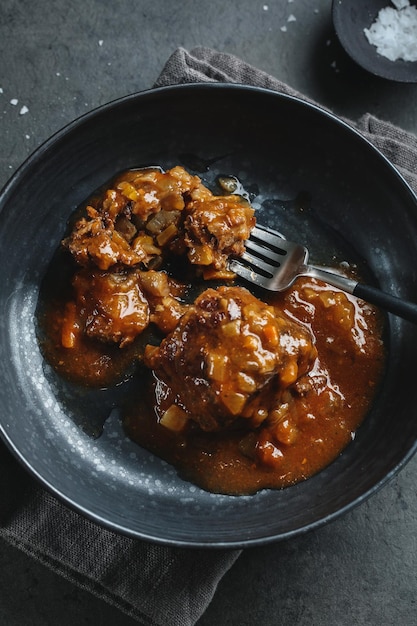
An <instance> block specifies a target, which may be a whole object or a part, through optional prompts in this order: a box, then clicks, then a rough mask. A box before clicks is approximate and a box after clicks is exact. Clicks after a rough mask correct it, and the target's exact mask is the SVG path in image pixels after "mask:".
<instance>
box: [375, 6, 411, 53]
mask: <svg viewBox="0 0 417 626" xmlns="http://www.w3.org/2000/svg"><path fill="white" fill-rule="evenodd" d="M392 4H393V5H394V6H395V7H396V8H395V9H393V8H392V7H385V8H384V9H381V10H380V11H379V13H378V16H377V19H376V20H375V22H374V23H373V24H372V25H371V27H370V28H369V29H368V28H365V29H364V33H365V36H366V38H367V40H368V42H369V43H370V44H371V45H372V46H375V47H376V51H377V53H378V54H380V55H381V56H383V57H385V58H387V59H389V60H390V61H397V60H398V59H403V60H404V61H417V8H416V7H415V6H410V2H409V0H392Z"/></svg>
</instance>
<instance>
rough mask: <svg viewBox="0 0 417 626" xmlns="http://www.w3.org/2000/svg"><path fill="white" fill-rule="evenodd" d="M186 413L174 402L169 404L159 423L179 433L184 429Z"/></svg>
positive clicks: (186, 419)
mask: <svg viewBox="0 0 417 626" xmlns="http://www.w3.org/2000/svg"><path fill="white" fill-rule="evenodd" d="M187 421H188V415H187V413H186V412H185V411H183V410H182V409H181V408H180V407H179V406H177V405H176V404H171V406H170V407H169V409H167V410H166V411H165V413H164V414H163V416H162V417H161V419H160V422H159V423H160V424H161V425H162V426H164V427H165V428H168V430H172V431H173V432H176V433H179V432H181V431H182V430H184V428H185V425H186V424H187Z"/></svg>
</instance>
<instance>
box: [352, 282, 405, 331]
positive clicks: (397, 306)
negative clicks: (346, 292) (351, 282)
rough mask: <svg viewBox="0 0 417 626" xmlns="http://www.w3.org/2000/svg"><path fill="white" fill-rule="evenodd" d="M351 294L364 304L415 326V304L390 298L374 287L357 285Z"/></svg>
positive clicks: (393, 297)
mask: <svg viewBox="0 0 417 626" xmlns="http://www.w3.org/2000/svg"><path fill="white" fill-rule="evenodd" d="M352 293H353V295H354V296H357V297H358V298H361V299H362V300H365V301H366V302H370V303H372V304H376V305H377V306H379V307H381V308H383V309H385V310H386V311H389V312H390V313H394V314H395V315H398V316H399V317H402V318H403V319H405V320H408V321H409V322H414V324H417V304H415V303H414V302H408V301H407V300H402V299H401V298H397V297H396V296H390V295H389V294H387V293H384V292H383V291H381V290H380V289H376V287H370V286H369V285H362V284H361V283H357V285H356V287H355V288H354V289H353V291H352Z"/></svg>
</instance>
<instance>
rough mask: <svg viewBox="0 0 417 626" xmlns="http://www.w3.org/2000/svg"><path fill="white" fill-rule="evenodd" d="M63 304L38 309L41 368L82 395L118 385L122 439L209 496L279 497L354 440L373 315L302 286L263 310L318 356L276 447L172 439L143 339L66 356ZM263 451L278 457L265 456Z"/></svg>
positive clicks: (303, 282) (378, 354)
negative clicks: (309, 341)
mask: <svg viewBox="0 0 417 626" xmlns="http://www.w3.org/2000/svg"><path fill="white" fill-rule="evenodd" d="M63 293H65V291H64V292H61V294H63ZM263 295H265V294H261V296H263ZM258 297H259V294H258ZM264 300H265V301H266V300H267V299H266V298H264ZM64 301H65V295H63V296H62V300H61V302H59V301H57V300H56V298H53V299H48V298H46V299H45V301H44V312H43V315H42V325H43V326H44V328H46V329H47V334H46V339H45V340H44V341H43V342H42V347H43V351H44V354H45V356H46V358H47V360H48V361H49V362H50V363H51V364H52V365H53V366H54V368H55V369H56V370H57V371H58V372H59V373H60V374H61V375H63V376H64V377H65V378H66V379H70V380H74V381H76V382H77V383H82V384H84V385H86V386H87V387H88V386H99V387H107V386H111V385H114V384H116V383H117V384H118V386H119V387H120V385H121V386H122V388H123V384H124V383H123V379H124V378H126V379H127V380H128V384H127V383H125V384H126V396H125V397H124V400H123V402H122V406H121V407H120V408H121V411H122V415H123V421H124V427H125V430H126V432H127V434H128V436H129V437H130V438H131V439H132V440H134V441H135V442H137V443H138V444H139V445H141V446H143V447H145V448H146V449H148V450H150V451H151V452H153V453H154V454H156V455H157V456H159V457H161V458H163V459H164V460H166V461H167V462H169V463H171V464H172V465H174V466H175V468H176V469H177V471H178V472H179V474H180V475H181V476H182V477H183V478H185V479H186V480H189V481H191V482H192V483H195V484H197V485H199V486H200V487H202V488H204V489H206V490H208V491H211V492H217V493H228V494H236V495H237V494H248V493H254V492H256V491H258V490H259V489H262V488H282V487H286V486H289V485H291V484H294V483H296V482H299V481H300V480H304V479H306V478H308V477H309V476H311V475H313V474H315V473H316V472H318V471H320V470H321V469H322V468H324V467H325V466H327V465H328V464H329V463H330V462H331V461H333V460H334V459H335V458H336V457H337V456H338V455H339V454H340V453H341V452H342V451H343V449H344V448H345V447H346V446H347V445H348V444H349V443H350V442H351V441H352V439H354V433H355V431H356V429H357V428H358V427H359V426H360V424H361V422H362V421H363V419H364V418H365V416H366V413H367V412H368V410H369V408H370V406H371V403H372V400H373V398H374V395H375V393H376V390H377V387H378V383H379V381H380V378H381V375H382V371H383V366H384V347H383V343H382V340H381V333H382V323H381V318H380V316H379V314H378V313H377V311H376V310H375V309H374V308H373V307H371V306H369V305H367V304H365V303H363V302H361V301H358V300H356V299H355V298H353V297H351V296H345V295H344V294H342V292H339V291H338V290H337V289H334V288H331V289H329V288H328V287H326V286H325V285H323V284H321V283H320V282H318V281H314V280H311V279H304V278H300V279H298V280H297V281H296V283H295V284H294V285H293V286H292V287H291V288H290V289H289V290H287V291H286V292H285V293H284V294H280V295H275V296H274V297H273V298H272V299H271V298H269V300H268V301H269V303H271V304H273V305H274V306H276V307H277V308H278V309H280V310H282V311H284V312H285V313H286V314H287V315H288V316H289V317H291V318H293V319H295V320H298V321H299V322H301V323H302V324H305V325H306V326H307V327H308V328H309V329H310V330H311V332H312V334H313V336H314V338H315V344H316V347H317V351H318V358H317V360H316V363H315V365H314V368H313V370H312V372H310V375H311V376H312V377H313V379H314V381H315V392H314V393H309V394H306V395H305V396H303V395H302V394H301V395H297V397H296V398H295V400H294V402H293V404H292V409H291V411H290V413H289V414H288V415H287V416H286V419H283V420H281V422H280V423H279V425H278V431H279V434H278V438H279V439H278V442H277V439H276V432H277V427H276V426H274V428H275V439H273V438H271V437H270V434H271V433H270V432H269V431H270V429H268V427H267V426H264V427H262V426H261V427H260V428H259V429H257V430H255V431H253V432H252V431H250V432H248V431H247V430H246V429H244V428H242V429H240V428H239V427H237V428H232V429H230V430H228V431H225V432H221V433H205V432H203V431H201V430H200V429H199V428H197V427H195V426H193V425H191V426H190V427H189V428H187V429H185V430H184V431H183V432H180V433H176V432H172V431H170V430H168V429H167V428H165V427H164V426H162V425H161V424H160V423H159V419H158V415H159V414H160V411H159V412H158V408H159V409H161V407H162V409H163V406H164V397H165V396H166V395H167V390H166V389H165V388H164V385H163V384H161V381H158V379H157V378H156V377H155V375H154V373H153V372H152V371H150V370H149V369H148V368H146V367H145V366H144V365H143V364H142V363H141V357H142V354H143V349H144V344H145V343H146V338H141V339H140V340H139V341H136V342H134V343H133V344H131V345H130V346H128V347H127V348H125V349H120V348H119V347H117V346H108V345H105V344H101V343H99V342H92V341H89V340H85V341H82V342H81V343H80V344H79V345H78V346H77V348H76V349H74V350H66V349H65V348H62V346H61V345H60V332H61V327H62V322H63V318H64V317H65V308H64ZM121 381H122V382H121ZM265 393H266V392H265ZM164 394H165V396H164ZM119 397H120V389H119ZM270 441H274V444H272V445H273V448H274V449H275V450H278V451H279V455H278V456H277V455H276V454H275V456H274V454H270V452H271V449H272V448H271V446H270V445H269V443H270ZM262 444H263V445H264V449H263V450H261V449H260V448H259V446H260V445H262ZM256 446H258V450H257V452H258V454H257V455H255V456H254V454H253V453H252V452H253V449H254V448H256ZM248 447H249V448H250V453H249V454H248ZM272 452H274V450H272ZM268 455H269V456H268Z"/></svg>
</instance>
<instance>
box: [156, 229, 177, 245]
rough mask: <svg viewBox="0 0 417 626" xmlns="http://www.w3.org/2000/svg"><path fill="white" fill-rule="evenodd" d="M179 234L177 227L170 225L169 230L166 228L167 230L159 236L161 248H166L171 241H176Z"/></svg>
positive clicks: (158, 240) (157, 239)
mask: <svg viewBox="0 0 417 626" xmlns="http://www.w3.org/2000/svg"><path fill="white" fill-rule="evenodd" d="M177 233H178V228H177V227H176V225H175V224H170V225H169V226H167V228H165V230H163V231H162V233H160V234H159V235H158V236H157V238H156V241H157V243H158V245H159V246H165V245H166V244H167V243H168V242H169V241H171V239H174V237H175V235H176V234H177Z"/></svg>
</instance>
